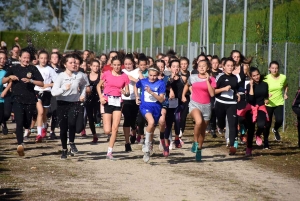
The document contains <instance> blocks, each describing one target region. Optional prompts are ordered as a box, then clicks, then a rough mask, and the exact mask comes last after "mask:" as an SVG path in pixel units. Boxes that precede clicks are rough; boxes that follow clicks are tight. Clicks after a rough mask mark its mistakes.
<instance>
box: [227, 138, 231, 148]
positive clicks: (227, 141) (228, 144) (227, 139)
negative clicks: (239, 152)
mask: <svg viewBox="0 0 300 201" xmlns="http://www.w3.org/2000/svg"><path fill="white" fill-rule="evenodd" d="M229 144H230V142H229V138H226V147H229Z"/></svg>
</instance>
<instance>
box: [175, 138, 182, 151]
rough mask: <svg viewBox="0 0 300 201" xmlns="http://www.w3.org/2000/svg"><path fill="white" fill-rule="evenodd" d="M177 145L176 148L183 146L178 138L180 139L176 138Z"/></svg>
mask: <svg viewBox="0 0 300 201" xmlns="http://www.w3.org/2000/svg"><path fill="white" fill-rule="evenodd" d="M175 147H176V148H178V149H179V148H182V146H181V143H180V140H179V139H178V140H175Z"/></svg>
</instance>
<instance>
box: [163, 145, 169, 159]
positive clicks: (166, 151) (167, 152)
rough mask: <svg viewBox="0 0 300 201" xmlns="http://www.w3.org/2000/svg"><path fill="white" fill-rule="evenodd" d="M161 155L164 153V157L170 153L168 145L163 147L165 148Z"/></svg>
mask: <svg viewBox="0 0 300 201" xmlns="http://www.w3.org/2000/svg"><path fill="white" fill-rule="evenodd" d="M163 155H164V157H166V158H167V157H168V156H169V155H170V150H169V147H165V148H164V151H163Z"/></svg>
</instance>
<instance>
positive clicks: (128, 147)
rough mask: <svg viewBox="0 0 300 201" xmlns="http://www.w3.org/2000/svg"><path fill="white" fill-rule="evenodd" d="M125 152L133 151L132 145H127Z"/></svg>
mask: <svg viewBox="0 0 300 201" xmlns="http://www.w3.org/2000/svg"><path fill="white" fill-rule="evenodd" d="M125 151H126V152H129V151H132V149H131V145H130V143H127V144H125Z"/></svg>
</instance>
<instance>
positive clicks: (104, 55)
mask: <svg viewBox="0 0 300 201" xmlns="http://www.w3.org/2000/svg"><path fill="white" fill-rule="evenodd" d="M102 56H105V58H106V60H107V55H106V54H104V53H103V54H101V55H100V56H99V59H100V58H101V57H102Z"/></svg>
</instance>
